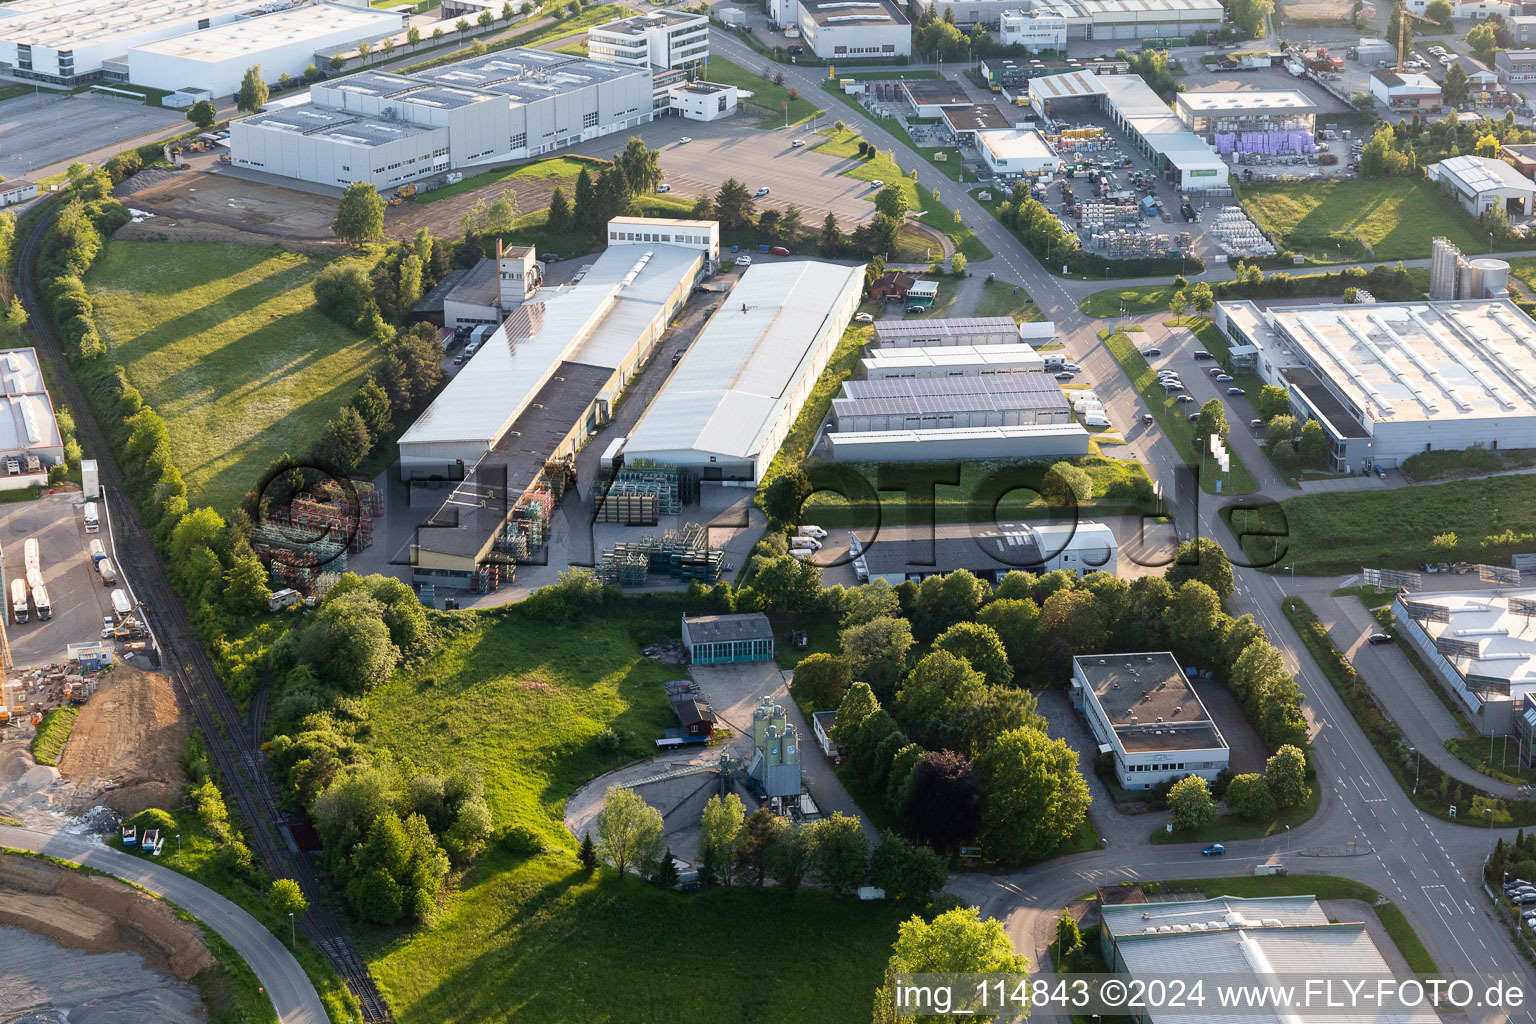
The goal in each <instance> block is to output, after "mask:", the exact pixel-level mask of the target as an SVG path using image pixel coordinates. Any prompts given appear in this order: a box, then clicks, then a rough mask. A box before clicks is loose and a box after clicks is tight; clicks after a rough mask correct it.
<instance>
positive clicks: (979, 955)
mask: <svg viewBox="0 0 1536 1024" xmlns="http://www.w3.org/2000/svg"><path fill="white" fill-rule="evenodd" d="M1028 970H1029V961H1028V960H1027V959H1025V958H1024V957H1022V956H1020V955H1019V954H1018V953H1017V952H1015V950H1014V945H1013V940H1012V939H1011V938H1009V937H1008V933H1007V932H1006V931H1005V930H1004V929H1003V925H1002V922H1001V921H998V920H997V919H995V918H990V917H989V918H986V919H985V920H983V919H982V917H981V911H980V910H978V909H977V908H976V907H969V906H967V907H956V908H954V909H953V910H947V911H945V912H944V913H942V914H940V915H939V916H938V917H935V918H934V919H933V920H932V921H931V922H930V921H927V920H925V919H924V918H923V917H922V916H921V915H913V916H912V917H911V918H909V919H908V920H906V921H904V922H903V923H902V925H901V927H900V928H899V929H898V930H897V933H896V942H895V944H894V945H893V946H892V947H891V958H890V961H889V962H888V963H887V964H886V968H885V983H884V985H883V986H882V987H881V988H880V989H879V990H878V991H877V992H876V993H875V1008H874V1016H873V1018H872V1019H873V1021H874V1024H896V1022H897V1021H898V1020H902V1019H906V1018H898V1017H897V1015H896V1007H895V1003H894V996H893V992H894V989H895V984H896V979H897V977H898V976H899V975H903V974H911V973H930V972H933V973H966V972H976V973H1013V974H1024V973H1026V972H1028ZM935 1019H940V1018H935Z"/></svg>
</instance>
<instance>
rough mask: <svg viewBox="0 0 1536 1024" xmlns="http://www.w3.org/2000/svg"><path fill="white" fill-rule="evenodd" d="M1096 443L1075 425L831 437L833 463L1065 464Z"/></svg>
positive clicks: (856, 433)
mask: <svg viewBox="0 0 1536 1024" xmlns="http://www.w3.org/2000/svg"><path fill="white" fill-rule="evenodd" d="M1092 440H1093V439H1092V437H1091V436H1090V435H1089V433H1088V431H1086V430H1084V429H1083V428H1082V427H1081V426H1079V425H1078V424H1077V423H1074V422H1067V423H1037V424H1030V425H1028V426H1018V427H945V428H942V429H940V428H933V429H928V430H905V429H903V430H864V431H851V430H845V431H840V432H837V433H831V434H828V435H827V443H828V444H829V445H830V446H831V449H832V461H833V462H933V461H936V460H939V459H943V460H946V461H948V460H953V459H1060V458H1078V457H1080V456H1084V455H1088V454H1090V453H1091V452H1090V449H1091V447H1092Z"/></svg>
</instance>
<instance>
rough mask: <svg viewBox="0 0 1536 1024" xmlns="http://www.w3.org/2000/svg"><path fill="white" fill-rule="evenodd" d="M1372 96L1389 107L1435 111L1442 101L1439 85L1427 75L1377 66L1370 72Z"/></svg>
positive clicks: (1408, 110)
mask: <svg viewBox="0 0 1536 1024" xmlns="http://www.w3.org/2000/svg"><path fill="white" fill-rule="evenodd" d="M1370 85H1371V95H1372V96H1374V97H1375V98H1376V100H1377V102H1378V103H1381V104H1382V105H1384V106H1385V107H1387V108H1388V109H1389V110H1394V111H1398V112H1402V113H1409V112H1412V111H1415V110H1419V111H1424V112H1425V113H1433V112H1435V111H1437V110H1439V109H1440V106H1441V103H1442V102H1443V100H1442V97H1441V95H1440V85H1439V83H1437V82H1436V81H1435V80H1434V79H1433V78H1430V77H1429V76H1428V75H1419V74H1414V73H1412V72H1409V71H1389V70H1386V69H1384V68H1377V69H1376V70H1374V71H1372V72H1371V74H1370Z"/></svg>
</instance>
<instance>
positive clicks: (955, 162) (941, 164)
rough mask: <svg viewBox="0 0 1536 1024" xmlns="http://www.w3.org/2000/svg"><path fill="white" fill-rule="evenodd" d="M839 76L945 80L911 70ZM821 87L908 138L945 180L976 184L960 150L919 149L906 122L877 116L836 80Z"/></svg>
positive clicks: (826, 82)
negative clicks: (966, 167) (843, 88)
mask: <svg viewBox="0 0 1536 1024" xmlns="http://www.w3.org/2000/svg"><path fill="white" fill-rule="evenodd" d="M837 77H838V78H853V79H872V80H877V81H882V82H883V81H890V80H891V79H893V78H929V79H935V78H939V77H942V76H940V75H939V74H938V73H937V72H933V71H928V72H916V71H909V72H906V73H895V72H877V71H871V72H865V73H863V74H862V75H858V74H856V75H838V76H837ZM821 87H822V89H823V90H825V91H826V92H830V93H831V94H832V95H834V96H836V97H837V98H838V99H840V100H842V101H843V103H844V104H846V105H847V106H848V107H850V108H852V109H853V110H855V111H857V113H858V116H859V117H864V118H868V119H869V120H871V121H873V122H875V123H876V124H878V125H879V126H880V127H882V128H884V129H885V130H886V131H888V132H890V133H891V134H892V135H895V136H897V137H898V138H902V139H905V140H906V142H907V145H909V146H911V147H912V148H913V149H914V150H916V151H917V154H918V155H919V156H921V157H922V158H923V159H924V160H926V161H928V162H929V163H930V164H932V165H933V166H934V167H935V168H937V169H938V171H939V173H940V174H942V175H944V176H945V177H946V178H949V179H950V180H951V181H954V182H958V183H961V184H970V183H974V182H975V181H976V177H975V176H974V175H969V174H966V172H965V168H964V167H963V166H962V163H961V162H962V161H963V160H964V158H965V156H964V154H963V153H961V152H960V150H958V149H956V148H955V147H954V146H919V145H918V144H917V140H916V139H914V138H912V133H911V132H909V131H907V126H906V124H905V122H903V121H902V120H901V119H899V118H895V117H876V116H875V114H874V112H873V111H871V110H870V109H869V108H868V107H865V106H863V105H862V104H860V103H859V101H858V100H856V99H854V98H853V97H852V96H849V95H848V94H847V93H846V92H844V91H843V90H842V89H841V88H840V87H839V86H838V84H837V83H836V82H834V81H831V80H824V81H823V82H822V83H821ZM940 154H943V156H944V159H942V160H940V159H939V158H938V157H939V155H940Z"/></svg>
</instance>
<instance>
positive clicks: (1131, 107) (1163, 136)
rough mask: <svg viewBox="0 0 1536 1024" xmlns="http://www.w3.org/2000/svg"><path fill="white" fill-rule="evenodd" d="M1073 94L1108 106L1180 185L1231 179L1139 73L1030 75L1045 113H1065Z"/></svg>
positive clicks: (1032, 97)
mask: <svg viewBox="0 0 1536 1024" xmlns="http://www.w3.org/2000/svg"><path fill="white" fill-rule="evenodd" d="M1075 100H1090V101H1092V102H1093V103H1095V104H1096V105H1098V106H1099V107H1100V108H1102V109H1103V110H1105V111H1107V112H1108V113H1109V115H1110V116H1111V117H1112V118H1113V119H1114V121H1115V123H1116V124H1117V125H1119V127H1120V128H1121V129H1122V130H1123V131H1124V132H1125V133H1126V134H1127V135H1128V136H1129V137H1130V139H1131V142H1132V143H1133V144H1135V146H1136V148H1137V149H1138V150H1140V151H1141V153H1142V155H1143V156H1145V157H1147V158H1148V159H1149V160H1151V161H1152V162H1153V163H1154V164H1155V165H1156V167H1157V169H1158V171H1159V172H1161V173H1162V174H1163V175H1165V176H1166V177H1167V178H1168V179H1169V180H1170V181H1172V182H1173V183H1174V184H1175V185H1177V186H1178V187H1179V188H1181V189H1183V190H1185V191H1199V190H1201V189H1208V188H1215V187H1221V186H1225V185H1226V184H1227V178H1228V169H1227V165H1226V163H1225V162H1223V161H1222V159H1221V157H1220V156H1218V155H1217V154H1216V152H1215V150H1213V149H1211V147H1210V146H1208V145H1207V144H1206V143H1205V142H1203V141H1202V140H1201V139H1200V138H1199V137H1197V136H1196V135H1195V134H1194V132H1192V131H1190V130H1189V127H1188V126H1187V125H1186V124H1184V122H1183V121H1180V120H1179V119H1178V118H1177V117H1174V116H1173V112H1172V111H1170V110H1169V109H1168V105H1167V104H1166V103H1164V102H1163V101H1162V99H1161V98H1159V97H1158V95H1157V93H1155V92H1153V91H1152V89H1151V87H1150V86H1148V85H1147V83H1146V82H1144V81H1142V79H1141V76H1140V75H1096V74H1093V73H1092V72H1091V71H1086V70H1085V71H1071V72H1067V73H1066V74H1061V75H1048V76H1046V77H1043V78H1032V79H1030V81H1029V105H1030V106H1031V107H1033V108H1034V110H1035V112H1036V113H1038V114H1039V115H1040V116H1041V117H1045V118H1052V117H1055V116H1057V114H1061V115H1062V116H1066V112H1065V111H1063V109H1062V107H1063V104H1067V103H1070V102H1072V101H1075ZM1069 109H1070V108H1069Z"/></svg>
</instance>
